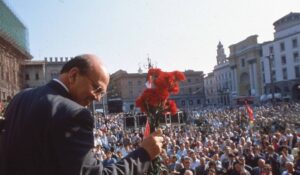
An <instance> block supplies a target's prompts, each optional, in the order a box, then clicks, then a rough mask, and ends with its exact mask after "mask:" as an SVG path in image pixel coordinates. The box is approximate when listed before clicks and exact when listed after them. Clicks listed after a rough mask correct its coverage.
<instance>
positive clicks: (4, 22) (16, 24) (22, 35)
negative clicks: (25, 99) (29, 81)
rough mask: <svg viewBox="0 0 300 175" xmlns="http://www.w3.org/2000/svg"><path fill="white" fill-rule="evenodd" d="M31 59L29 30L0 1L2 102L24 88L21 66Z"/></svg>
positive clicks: (0, 83) (0, 93)
mask: <svg viewBox="0 0 300 175" xmlns="http://www.w3.org/2000/svg"><path fill="white" fill-rule="evenodd" d="M31 58H32V56H31V55H30V54H29V44H28V30H27V28H26V27H25V26H24V24H23V23H22V22H21V21H20V19H19V18H18V17H17V16H16V15H15V14H14V13H13V11H12V10H11V9H10V8H9V7H8V6H7V5H6V4H5V3H4V1H0V101H5V100H9V99H10V98H11V97H12V96H14V95H15V94H16V93H17V92H19V91H20V89H21V88H22V87H23V86H24V85H23V81H22V80H23V79H22V74H23V72H22V66H21V65H22V63H23V62H24V61H25V60H30V59H31Z"/></svg>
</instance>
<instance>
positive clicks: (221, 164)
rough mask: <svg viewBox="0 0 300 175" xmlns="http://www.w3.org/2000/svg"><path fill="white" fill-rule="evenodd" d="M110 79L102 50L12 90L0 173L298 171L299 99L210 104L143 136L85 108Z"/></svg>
mask: <svg viewBox="0 0 300 175" xmlns="http://www.w3.org/2000/svg"><path fill="white" fill-rule="evenodd" d="M109 79H110V77H109V73H108V71H107V69H106V67H105V66H104V64H103V62H102V61H101V59H100V58H99V57H98V56H96V55H93V54H83V55H78V56H76V57H74V58H73V59H71V60H70V61H68V62H67V63H66V64H65V65H64V66H63V68H62V70H61V72H60V75H59V77H58V78H57V79H53V80H51V81H50V82H48V83H47V84H46V85H44V86H41V87H37V88H33V89H25V90H23V91H21V92H20V93H18V94H17V95H15V96H14V97H13V99H12V100H11V101H10V103H9V104H8V106H7V107H6V109H5V113H4V117H3V118H4V119H5V120H2V121H5V122H4V124H3V126H2V124H1V123H0V127H1V130H0V131H1V133H0V174H4V175H19V174H24V175H41V174H43V175H74V174H78V175H79V174H80V175H111V174H120V175H124V174H136V175H138V174H144V173H146V174H147V173H148V174H149V172H150V173H151V172H154V171H157V169H155V168H154V167H153V166H152V165H153V164H151V162H152V161H154V160H155V161H156V162H157V161H158V162H160V163H161V166H160V168H161V171H160V174H162V175H165V174H179V175H214V174H227V175H240V174H241V175H242V174H245V175H269V174H274V175H288V174H293V175H294V174H295V175H299V174H300V151H299V150H300V138H299V137H300V135H299V133H300V131H299V128H300V123H299V121H300V120H299V119H300V117H299V111H300V104H299V103H292V102H291V103H277V104H265V105H259V106H252V111H253V112H251V115H249V116H248V114H247V112H246V110H245V107H243V106H240V107H238V106H236V107H224V108H217V107H206V108H202V109H200V110H198V111H197V113H198V114H199V115H187V120H186V121H185V123H177V124H174V123H168V124H167V123H165V124H164V126H161V127H162V129H157V130H156V131H155V132H153V133H151V134H150V135H148V136H147V137H144V135H143V133H144V131H143V128H131V129H129V130H127V129H128V128H127V127H124V123H125V122H124V114H122V113H119V114H109V115H107V116H101V115H92V113H91V112H90V111H89V110H88V106H90V105H91V103H92V102H93V101H99V100H100V99H101V98H102V97H103V96H104V95H105V94H106V92H107V86H108V84H109ZM247 111H248V112H249V108H248V110H247ZM194 112H195V111H194ZM185 113H186V114H189V113H190V111H185ZM249 114H250V112H249ZM253 114H254V115H253ZM249 119H251V122H249V121H250V120H249ZM171 121H172V120H171ZM2 128H3V129H2ZM152 170H153V171H152Z"/></svg>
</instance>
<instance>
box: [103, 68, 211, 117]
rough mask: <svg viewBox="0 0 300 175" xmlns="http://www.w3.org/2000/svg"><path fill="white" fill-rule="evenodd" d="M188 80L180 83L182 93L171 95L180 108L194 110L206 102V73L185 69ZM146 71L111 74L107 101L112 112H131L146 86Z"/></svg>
mask: <svg viewBox="0 0 300 175" xmlns="http://www.w3.org/2000/svg"><path fill="white" fill-rule="evenodd" d="M184 74H185V76H186V81H184V82H181V83H180V93H179V94H177V95H174V96H171V97H170V98H172V99H173V100H175V101H176V104H177V106H178V108H180V109H182V110H193V109H196V108H199V107H201V106H203V105H204V103H205V95H204V77H203V76H204V75H203V72H202V71H192V70H189V71H185V72H184ZM146 76H147V74H146V73H127V72H126V71H124V70H119V71H117V72H115V73H113V74H112V75H111V78H110V84H109V87H108V94H107V98H108V99H107V101H108V110H109V111H110V112H121V111H123V112H131V111H135V110H138V109H136V108H135V100H136V99H137V98H138V96H139V95H141V93H142V92H143V90H144V89H145V88H146V86H145V84H146Z"/></svg>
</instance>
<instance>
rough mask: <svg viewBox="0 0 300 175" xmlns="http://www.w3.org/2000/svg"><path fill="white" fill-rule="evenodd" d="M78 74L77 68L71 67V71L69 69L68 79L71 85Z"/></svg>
mask: <svg viewBox="0 0 300 175" xmlns="http://www.w3.org/2000/svg"><path fill="white" fill-rule="evenodd" d="M78 73H79V69H78V68H77V67H73V68H72V69H70V71H69V73H68V79H69V82H70V83H71V84H72V83H74V82H75V80H76V78H77V76H78Z"/></svg>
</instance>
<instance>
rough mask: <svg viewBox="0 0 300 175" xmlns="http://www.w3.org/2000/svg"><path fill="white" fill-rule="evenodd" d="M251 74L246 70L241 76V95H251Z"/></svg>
mask: <svg viewBox="0 0 300 175" xmlns="http://www.w3.org/2000/svg"><path fill="white" fill-rule="evenodd" d="M249 91H250V76H249V74H248V73H247V72H244V73H242V74H241V76H240V95H241V96H248V95H250V92H249Z"/></svg>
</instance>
